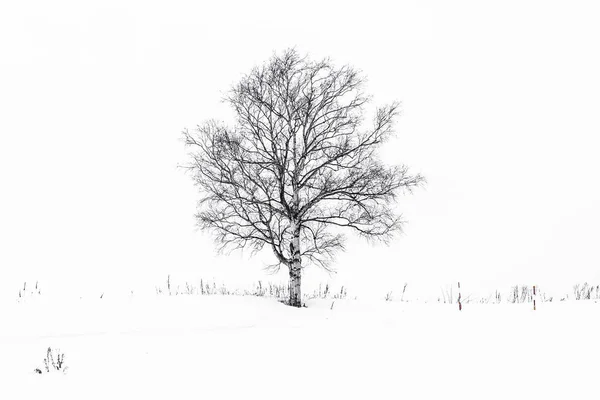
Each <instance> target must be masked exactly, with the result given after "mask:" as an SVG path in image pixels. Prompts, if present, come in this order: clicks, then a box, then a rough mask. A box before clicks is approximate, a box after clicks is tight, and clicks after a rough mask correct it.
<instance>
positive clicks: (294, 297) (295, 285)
mask: <svg viewBox="0 0 600 400" xmlns="http://www.w3.org/2000/svg"><path fill="white" fill-rule="evenodd" d="M290 250H291V253H292V264H291V265H290V267H289V268H290V305H291V306H293V307H302V289H301V280H302V260H301V258H300V232H299V231H298V232H295V233H294V237H293V239H292V243H290Z"/></svg>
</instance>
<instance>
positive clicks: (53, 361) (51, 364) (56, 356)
mask: <svg viewBox="0 0 600 400" xmlns="http://www.w3.org/2000/svg"><path fill="white" fill-rule="evenodd" d="M67 368H68V367H66V366H65V355H64V353H61V352H60V350H58V349H54V350H52V348H51V347H48V350H47V351H46V358H44V367H43V369H42V368H36V369H35V370H34V372H35V373H37V374H42V373H43V372H46V373H50V372H54V371H56V372H62V373H63V374H64V373H66V372H67Z"/></svg>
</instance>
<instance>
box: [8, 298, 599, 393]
mask: <svg viewBox="0 0 600 400" xmlns="http://www.w3.org/2000/svg"><path fill="white" fill-rule="evenodd" d="M334 301H335V303H333V302H334ZM332 303H333V308H332ZM307 306H308V307H307V308H302V309H294V308H290V307H287V306H285V305H283V304H280V303H278V302H277V301H276V300H274V299H270V298H261V297H253V296H245V297H243V296H135V295H134V296H130V297H123V298H112V299H111V298H106V297H105V298H103V299H99V298H96V299H93V300H92V299H76V300H73V299H72V300H67V299H62V300H61V299H53V298H45V297H44V295H41V296H34V297H31V298H27V299H25V300H24V301H22V302H19V303H17V302H11V303H5V304H3V305H2V308H1V314H2V315H1V321H2V322H1V326H2V328H1V330H0V355H1V357H2V360H1V362H0V382H1V383H0V398H2V399H63V400H66V399H78V400H79V399H126V398H128V399H148V398H194V399H196V398H197V399H202V398H207V399H344V398H356V399H390V398H392V399H393V398H398V399H578V398H586V399H591V398H600V387H599V385H598V382H599V378H598V376H600V375H599V373H600V340H599V332H600V329H599V328H600V303H598V302H597V301H594V300H590V301H564V302H553V303H543V304H539V306H538V310H537V311H535V312H534V311H533V310H532V309H531V304H500V305H495V304H467V305H465V307H464V309H463V311H462V312H459V311H458V309H457V308H456V306H455V305H445V304H437V303H434V304H431V303H430V304H423V303H416V302H410V303H406V302H396V301H393V302H386V301H383V300H381V301H363V300H360V299H359V300H333V299H330V300H323V299H319V300H311V301H309V302H308V303H307ZM48 347H52V348H53V349H54V348H59V349H60V350H61V351H62V352H63V353H64V354H65V364H66V365H67V367H68V370H67V372H66V373H65V374H62V373H58V372H54V373H48V374H46V373H43V374H41V375H39V374H36V373H34V369H35V368H41V369H43V358H44V357H45V355H46V349H47V348H48Z"/></svg>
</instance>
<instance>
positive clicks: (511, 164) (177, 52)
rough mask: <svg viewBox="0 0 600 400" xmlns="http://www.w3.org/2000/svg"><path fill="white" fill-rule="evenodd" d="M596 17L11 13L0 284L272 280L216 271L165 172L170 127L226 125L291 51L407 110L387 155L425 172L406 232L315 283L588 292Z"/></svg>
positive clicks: (597, 79)
mask: <svg viewBox="0 0 600 400" xmlns="http://www.w3.org/2000/svg"><path fill="white" fill-rule="evenodd" d="M599 20H600V13H599V10H598V6H597V2H594V1H589V2H586V1H562V2H558V1H523V0H519V1H502V2H484V1H453V2H447V1H394V2H383V1H368V2H361V3H352V2H348V1H345V2H339V3H333V2H323V1H302V2H275V1H274V2H267V1H252V2H250V1H246V2H243V1H240V2H227V1H219V2H217V1H207V2H198V1H190V2H181V1H168V2H166V1H165V2H162V3H157V2H150V1H139V2H131V1H130V2H127V1H114V2H112V1H102V2H81V1H72V2H67V1H55V2H46V1H4V2H2V5H1V6H0V274H1V277H0V281H1V282H2V283H1V284H0V291H2V294H3V295H7V296H8V297H11V296H13V297H14V296H16V293H17V291H18V287H19V285H20V284H21V283H22V282H23V281H25V280H27V281H30V282H31V281H35V280H39V281H40V282H41V283H42V284H43V285H45V286H46V287H48V288H53V290H58V288H61V289H60V290H67V289H71V290H75V291H80V292H82V293H83V292H85V293H91V292H94V291H96V292H101V291H108V290H114V291H116V292H118V291H128V290H130V289H133V288H135V289H136V290H143V289H144V288H146V289H148V288H150V289H151V290H153V288H154V285H157V284H160V283H162V281H163V280H164V279H165V277H166V275H167V274H172V275H173V276H175V277H177V279H180V280H182V281H183V280H186V279H188V280H193V279H197V278H199V277H204V278H214V279H217V280H225V281H227V282H231V285H232V286H235V285H236V284H243V283H247V282H252V281H257V280H259V279H262V280H263V281H264V280H269V279H274V277H269V276H266V275H265V273H264V272H263V271H262V269H261V268H262V267H263V266H264V265H266V264H267V263H269V262H272V259H270V257H269V256H270V254H265V255H264V257H262V256H261V257H257V258H254V259H249V258H248V257H247V255H239V254H234V255H232V256H229V257H225V256H218V257H217V256H215V253H214V250H213V245H212V241H211V239H210V237H209V236H207V235H204V234H202V233H200V232H198V231H197V230H196V229H195V226H194V223H195V222H194V219H193V214H194V212H195V202H196V200H197V199H198V195H197V193H196V189H195V188H194V187H193V184H192V181H191V179H190V178H189V177H187V176H185V174H184V173H183V171H182V170H180V169H178V168H177V164H178V163H182V162H185V150H184V148H183V143H182V142H181V141H180V132H181V130H182V129H183V128H185V127H189V128H193V127H194V126H195V125H196V124H199V123H202V122H203V121H204V120H206V119H209V118H222V119H225V120H231V118H232V115H231V113H230V112H229V110H228V109H227V107H226V106H225V105H223V104H221V103H220V102H219V99H220V98H221V96H222V94H223V93H224V91H226V90H227V89H228V87H229V86H230V85H231V84H233V83H235V82H236V80H238V79H239V78H240V77H241V76H242V74H244V73H246V72H248V71H249V70H250V69H251V68H252V67H253V66H254V65H257V64H259V63H262V62H263V61H265V60H267V59H268V58H269V57H270V56H271V55H272V54H273V51H281V50H283V49H285V48H288V47H292V46H295V47H296V48H297V49H298V50H299V51H300V52H302V53H309V54H311V55H312V57H313V58H320V57H324V56H330V57H331V58H332V59H333V60H334V61H335V62H336V63H338V64H339V65H341V64H346V63H347V64H351V65H353V66H355V67H356V68H359V69H361V70H362V71H363V72H364V73H365V74H366V75H367V76H368V77H369V82H368V87H367V90H368V91H369V92H370V93H371V94H373V96H374V104H384V103H387V102H390V101H393V100H400V101H402V104H403V115H402V117H401V118H400V120H399V121H398V137H397V139H396V140H394V141H393V142H392V143H390V144H389V145H388V146H386V149H385V157H386V160H388V161H389V162H392V163H405V164H408V165H409V166H411V167H412V168H413V171H415V172H421V173H423V174H424V175H425V176H426V177H427V179H428V185H427V187H426V189H424V190H420V191H418V192H416V193H415V194H414V195H413V196H411V197H406V198H402V199H401V201H400V209H401V210H402V212H403V215H404V217H405V219H406V220H408V221H409V223H408V224H407V225H406V227H405V234H404V235H403V236H402V237H400V238H398V239H397V240H396V241H394V242H393V243H392V244H391V246H389V247H382V246H375V247H373V246H372V245H369V244H366V243H363V242H359V241H357V240H355V239H353V238H350V240H349V242H348V250H347V252H346V253H345V254H342V255H340V257H338V259H337V263H336V268H337V270H338V274H337V275H335V276H333V277H331V278H329V277H328V276H327V275H325V274H322V273H320V272H319V271H316V270H314V269H312V270H311V269H309V270H307V281H308V283H309V285H310V284H311V282H312V283H313V284H314V283H316V282H319V281H325V280H326V279H332V280H333V282H334V283H336V284H338V285H341V284H345V285H347V286H348V287H349V291H353V292H354V293H357V294H361V293H367V292H369V293H373V294H375V295H378V296H383V295H384V294H385V292H386V291H388V290H392V289H393V290H399V288H401V287H402V285H403V284H404V282H406V281H408V282H409V285H411V286H409V288H411V289H412V288H414V290H415V293H413V295H416V293H417V292H419V293H421V292H420V291H422V293H423V294H425V293H426V292H427V291H429V292H431V293H433V294H434V295H435V294H439V290H440V287H441V286H442V285H447V284H450V283H452V282H456V281H458V280H460V281H461V282H463V288H465V290H467V291H469V290H472V291H476V290H477V291H481V292H482V293H484V292H485V291H489V290H493V289H496V288H504V287H508V286H509V285H512V284H517V283H519V284H536V283H537V284H538V285H542V286H545V287H547V288H560V289H561V290H562V289H564V290H565V291H566V290H569V288H570V286H571V285H572V284H574V283H577V282H583V281H585V280H587V281H590V282H595V283H598V282H599V281H600V255H599V251H598V243H599V242H600V240H599V239H600V234H599V232H598V227H599V226H600V210H599V207H598V206H599V205H600V189H599V185H598V172H599V171H600V161H599V159H598V156H597V154H598V148H599V147H598V139H597V138H598V134H599V133H600V129H599V128H600V117H599V110H600V73H599V71H600V52H599V51H598V49H599V43H598V41H599V38H600V24H598V21H599ZM283 277H284V276H283Z"/></svg>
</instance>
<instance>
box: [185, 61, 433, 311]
mask: <svg viewBox="0 0 600 400" xmlns="http://www.w3.org/2000/svg"><path fill="white" fill-rule="evenodd" d="M363 85H364V78H363V77H362V76H361V74H360V73H359V72H358V71H356V70H355V69H353V68H351V67H349V66H343V67H340V68H336V67H335V66H334V65H332V64H331V62H330V61H329V60H328V59H325V60H322V61H312V60H310V59H309V58H307V57H302V56H300V55H299V54H298V53H297V52H296V51H295V50H287V51H285V52H284V53H283V54H280V55H274V56H273V57H272V58H271V59H270V60H269V61H268V62H267V63H265V64H264V65H263V66H260V67H256V68H254V69H253V70H252V71H251V72H250V73H249V74H248V75H246V76H244V77H243V78H242V79H241V81H240V82H239V83H238V84H236V85H234V86H233V87H232V88H231V90H230V91H229V92H228V93H227V95H226V97H225V99H224V100H225V102H226V103H228V104H229V105H230V106H231V107H232V108H233V110H234V111H235V115H236V120H235V124H233V125H231V126H227V125H225V124H224V123H221V122H218V121H214V120H212V121H208V122H206V123H204V124H203V125H200V126H198V127H197V129H194V130H193V131H191V132H190V131H188V130H185V131H184V132H183V135H184V139H185V143H186V146H188V147H189V148H190V149H191V151H190V162H189V163H188V164H186V165H185V167H186V168H188V169H189V170H191V171H192V172H193V179H194V181H195V183H196V184H197V185H198V187H199V189H200V192H201V194H202V197H201V200H200V202H199V206H198V214H197V215H196V217H197V220H198V223H199V226H200V227H201V228H202V229H209V230H211V231H212V232H213V233H214V234H215V240H216V242H217V243H218V245H219V250H221V251H222V250H226V249H228V250H233V249H241V248H251V249H252V250H253V252H257V251H260V250H261V249H263V248H264V247H265V246H267V247H268V248H270V249H271V250H272V251H273V253H274V254H275V257H276V259H277V263H276V264H274V265H273V266H272V267H273V268H275V269H278V268H279V267H281V265H284V266H286V267H287V268H288V270H289V276H290V286H289V288H290V298H289V304H290V305H292V306H295V307H300V305H301V300H302V297H301V285H300V282H301V276H302V268H303V266H302V265H303V261H304V262H310V263H313V264H317V265H319V266H321V267H323V268H325V269H329V268H330V262H331V260H332V257H333V255H334V254H335V252H336V251H337V250H340V249H343V248H344V237H343V235H342V233H341V232H342V231H343V230H344V229H343V228H348V229H350V230H353V231H355V232H357V233H358V234H359V235H361V236H364V237H366V238H372V239H379V240H382V241H387V240H389V239H390V238H391V237H392V235H393V234H394V233H396V232H398V231H399V230H400V228H401V220H400V216H399V215H398V214H396V212H395V211H394V209H393V205H394V203H395V200H396V195H397V194H399V193H400V192H403V191H407V190H408V191H410V190H411V189H412V188H414V187H415V186H418V185H419V184H420V183H422V182H423V177H422V176H421V175H418V174H417V175H411V174H409V172H408V168H407V167H406V166H385V165H383V164H382V162H381V161H380V160H379V157H378V154H377V150H378V148H379V147H380V146H381V145H382V144H383V143H385V141H386V140H387V139H388V138H389V137H390V136H391V135H392V134H393V122H394V119H395V117H396V116H397V115H398V107H399V105H398V103H393V104H391V105H387V106H384V107H381V108H377V109H375V113H374V121H373V125H372V126H369V127H363V125H364V124H363V122H364V120H365V116H364V111H365V110H364V109H365V106H366V105H367V104H368V103H369V100H370V99H369V97H368V96H366V95H365V94H364V93H363V91H362V88H363Z"/></svg>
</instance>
